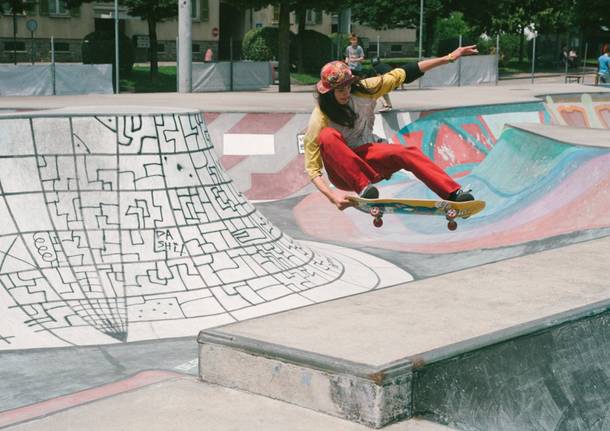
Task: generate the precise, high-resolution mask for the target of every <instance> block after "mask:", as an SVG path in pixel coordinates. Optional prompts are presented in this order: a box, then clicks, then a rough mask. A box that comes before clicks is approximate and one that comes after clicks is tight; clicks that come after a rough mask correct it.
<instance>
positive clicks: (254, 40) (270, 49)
mask: <svg viewBox="0 0 610 431" xmlns="http://www.w3.org/2000/svg"><path fill="white" fill-rule="evenodd" d="M278 33H279V32H278V29H277V28H276V27H263V28H253V29H252V30H250V31H248V32H247V33H246V34H245V35H244V38H243V40H242V45H241V53H242V57H243V58H244V60H252V61H270V60H277V59H278V51H279V36H278ZM294 44H295V35H294V33H292V32H291V33H290V46H291V49H290V61H291V63H292V62H293V58H294V55H293V51H294Z"/></svg>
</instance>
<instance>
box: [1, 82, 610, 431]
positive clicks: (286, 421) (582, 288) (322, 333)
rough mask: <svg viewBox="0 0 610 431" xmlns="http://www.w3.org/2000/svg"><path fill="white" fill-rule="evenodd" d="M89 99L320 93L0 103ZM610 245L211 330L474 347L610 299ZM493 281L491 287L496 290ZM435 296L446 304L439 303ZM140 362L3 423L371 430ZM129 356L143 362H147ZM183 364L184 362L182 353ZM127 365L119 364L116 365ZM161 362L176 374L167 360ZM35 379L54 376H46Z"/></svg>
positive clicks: (403, 103)
mask: <svg viewBox="0 0 610 431" xmlns="http://www.w3.org/2000/svg"><path fill="white" fill-rule="evenodd" d="M591 91H595V92H597V91H600V92H601V91H607V92H610V89H607V90H603V89H601V88H598V87H590V86H583V85H579V84H569V85H564V84H561V83H549V84H535V85H531V84H530V83H528V82H514V83H513V82H511V83H506V82H504V83H502V85H500V86H498V87H493V86H492V87H490V86H486V87H473V88H447V89H438V90H437V89H424V90H418V89H409V90H408V91H397V92H395V93H393V94H392V101H393V105H394V108H395V109H397V110H401V109H402V110H410V109H418V110H422V109H441V108H448V107H455V106H469V105H470V106H472V105H480V104H497V103H514V102H527V101H532V100H534V98H535V96H536V95H539V94H553V93H556V94H559V93H582V92H591ZM91 105H121V106H126V105H146V106H171V107H183V108H196V109H200V110H202V111H210V112H257V111H258V112H286V111H289V112H309V111H311V109H312V107H313V105H314V100H313V97H312V94H311V93H310V92H298V93H280V94H274V93H271V92H240V93H228V94H227V93H223V94H222V97H220V94H219V93H208V94H175V93H163V94H123V95H117V96H115V95H101V96H100V95H96V96H55V97H19V98H17V97H3V98H1V99H0V109H22V110H28V109H52V108H60V107H77V106H91ZM572 133H576V132H572ZM608 250H610V239H609V238H607V237H606V238H602V239H596V240H592V241H587V242H582V243H578V244H573V245H570V246H567V247H562V248H558V249H554V250H547V251H544V252H541V253H536V254H533V255H528V256H523V257H519V258H515V259H508V260H504V261H499V262H494V263H490V264H487V265H483V266H480V267H476V268H471V269H467V270H463V271H458V272H453V273H449V274H445V275H442V276H437V277H432V278H428V279H425V280H420V281H416V282H412V283H408V284H405V285H401V286H396V287H393V288H388V289H384V290H381V291H376V292H370V293H366V294H362V295H357V296H353V297H348V298H344V299H341V300H336V301H331V302H327V303H323V304H319V305H316V306H312V307H306V308H301V309H296V310H292V311H288V312H284V313H278V314H275V315H270V316H265V317H261V318H257V319H253V320H249V321H244V322H240V323H237V324H232V325H229V326H226V327H221V328H216V329H215V330H214V331H216V332H219V333H225V334H229V335H231V336H234V337H238V338H239V337H242V338H247V339H251V340H257V341H259V342H262V343H270V344H277V345H283V346H286V347H287V348H289V349H294V350H298V351H301V352H307V353H308V354H309V353H310V354H315V355H323V356H328V357H332V358H338V359H340V360H345V361H350V362H355V363H361V364H369V365H384V364H388V363H391V362H393V361H399V360H401V359H403V358H406V357H413V356H416V355H422V354H428V355H437V356H442V355H445V354H448V352H449V351H451V352H455V351H457V350H460V349H463V348H465V346H466V345H468V344H470V345H471V346H472V343H477V342H478V341H482V339H484V338H485V337H486V336H487V335H488V334H491V333H500V332H502V331H506V330H509V329H510V328H516V327H519V325H521V324H523V323H525V322H532V321H537V320H538V319H541V318H547V317H549V316H554V315H557V314H560V313H564V312H567V311H569V310H571V309H574V308H577V307H580V306H585V305H587V304H594V303H597V302H600V301H604V300H606V299H607V298H608V297H609V296H610V295H609V294H610V287H609V286H608V283H607V280H608V270H607V266H606V265H605V262H606V261H607V257H608ZM490 286H494V289H493V290H491V289H489V287H490ZM438 298H444V301H442V302H439V301H438ZM353 316H358V319H354V318H353ZM272 328H282V330H281V331H278V330H271V329H272ZM195 335H196V334H193V340H192V343H193V350H194V349H195V348H196V342H195V338H194V337H195ZM477 340H478V341H477ZM193 350H189V349H184V351H185V352H184V353H183V354H184V355H185V357H184V361H187V360H190V361H192V360H193V354H194V351H193ZM148 353H149V352H145V351H142V352H141V354H142V355H146V354H148ZM159 354H160V353H158V352H157V353H155V355H159ZM181 354H182V353H181ZM141 359H142V363H145V364H146V365H145V366H144V367H142V368H141V370H140V371H135V370H136V369H137V367H134V374H132V375H131V376H130V377H126V378H125V377H124V373H123V376H122V377H121V378H120V379H114V380H107V381H105V382H104V383H98V384H96V385H94V386H92V387H89V388H81V389H79V390H76V391H74V392H72V393H70V394H65V395H61V396H58V397H56V398H53V399H48V400H47V401H42V402H36V403H34V402H32V403H23V405H20V406H17V407H14V408H11V409H9V410H5V411H3V412H0V429H4V428H5V427H6V429H11V430H49V429H62V430H85V429H86V430H134V431H140V430H142V431H143V430H190V429H206V430H218V431H225V430H227V431H228V430H254V429H264V430H287V429H290V430H297V431H298V430H333V431H341V430H346V431H348V430H365V429H369V428H367V427H365V426H363V425H358V424H355V423H351V422H348V421H344V420H342V419H338V418H334V417H331V416H328V415H326V414H323V413H318V412H315V411H312V410H308V409H304V408H301V407H298V406H296V405H292V404H289V403H286V402H282V401H279V400H274V399H269V398H265V397H261V396H257V395H253V394H249V393H246V392H242V391H238V390H232V389H227V388H223V387H220V386H215V385H210V384H207V383H202V382H200V381H199V380H198V379H197V377H195V376H193V375H192V374H186V373H178V372H176V371H175V370H174V371H157V370H156V367H154V363H155V361H156V359H155V357H149V358H141ZM131 360H132V361H136V362H137V361H138V358H137V357H134V358H131ZM176 362H178V363H179V362H180V360H179V358H176ZM2 364H3V360H2V357H1V356H0V369H4V370H6V371H9V372H13V373H14V372H15V371H18V364H16V363H15V364H14V368H13V369H10V370H9V369H7V368H6V367H3V366H2ZM67 365H68V366H69V365H71V364H69V362H68V364H67ZM122 366H123V365H121V364H119V365H117V369H120V368H121V367H122ZM160 368H164V369H165V370H171V367H169V365H164V367H160ZM0 374H1V373H0ZM38 378H40V379H42V380H44V379H45V378H46V377H45V376H44V375H39V376H38ZM46 390H49V388H47V389H46ZM41 391H43V392H44V391H45V389H44V388H41ZM43 398H44V397H43ZM386 429H388V430H390V431H395V430H404V431H435V430H437V431H442V430H448V429H450V428H447V427H443V426H442V425H438V424H435V423H432V422H428V421H425V420H419V419H412V420H409V421H405V422H400V423H397V424H392V425H390V426H388V427H386Z"/></svg>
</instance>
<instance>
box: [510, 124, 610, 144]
mask: <svg viewBox="0 0 610 431" xmlns="http://www.w3.org/2000/svg"><path fill="white" fill-rule="evenodd" d="M504 129H505V130H506V129H517V130H521V131H524V132H526V133H531V134H532V135H536V136H540V137H542V138H545V139H551V140H553V141H555V142H558V143H561V144H566V145H576V146H583V147H584V146H586V147H593V148H602V149H608V148H610V130H608V129H593V128H584V127H583V128H577V127H570V126H562V125H557V124H537V123H507V124H506V125H505V126H504ZM574 130H576V131H578V133H579V136H578V137H571V136H570V135H571V134H572V133H574ZM592 142H595V143H592Z"/></svg>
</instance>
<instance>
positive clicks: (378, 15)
mask: <svg viewBox="0 0 610 431" xmlns="http://www.w3.org/2000/svg"><path fill="white" fill-rule="evenodd" d="M448 2H449V0H425V3H424V29H423V30H424V33H425V35H424V41H425V50H426V54H425V55H431V54H432V43H433V42H434V34H435V32H436V23H437V21H438V20H439V18H441V17H443V16H445V14H446V12H447V10H449V9H447V7H446V6H447V3H448ZM350 5H351V8H352V19H353V20H354V21H356V22H359V23H360V24H363V25H366V26H368V27H372V28H374V29H376V30H386V29H392V28H406V27H419V18H420V16H419V15H420V2H418V1H410V2H402V3H400V7H396V2H395V1H394V0H351V1H350ZM419 37H420V32H419V29H418V38H419Z"/></svg>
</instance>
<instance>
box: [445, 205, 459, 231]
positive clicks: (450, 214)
mask: <svg viewBox="0 0 610 431" xmlns="http://www.w3.org/2000/svg"><path fill="white" fill-rule="evenodd" d="M457 215H458V212H457V210H455V209H453V208H450V209H448V210H447V211H446V212H445V217H446V218H447V220H448V221H449V222H448V223H447V229H449V230H456V229H457V222H456V221H455V218H456V217H457Z"/></svg>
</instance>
